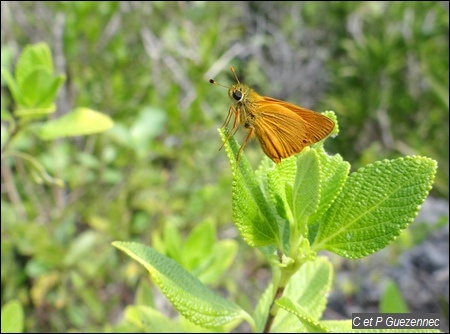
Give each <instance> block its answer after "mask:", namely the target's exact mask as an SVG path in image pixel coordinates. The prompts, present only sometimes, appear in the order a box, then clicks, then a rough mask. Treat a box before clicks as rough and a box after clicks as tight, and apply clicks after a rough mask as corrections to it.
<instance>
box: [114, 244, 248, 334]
mask: <svg viewBox="0 0 450 334" xmlns="http://www.w3.org/2000/svg"><path fill="white" fill-rule="evenodd" d="M113 246H115V247H117V248H118V249H120V250H122V251H123V252H124V253H126V254H128V255H129V256H130V257H132V258H133V259H135V260H136V261H138V262H139V263H140V264H142V265H143V266H144V267H145V268H146V269H147V270H148V271H149V273H150V275H151V277H152V279H153V281H154V282H155V283H156V284H157V285H158V287H159V288H160V289H161V290H162V292H163V293H164V295H165V296H166V297H167V298H168V299H169V300H170V301H171V302H172V304H173V305H174V307H175V308H176V309H177V310H178V311H179V312H180V313H181V314H182V315H183V316H185V317H186V318H187V319H189V320H190V321H192V322H193V323H195V324H197V325H199V326H202V327H206V328H211V327H217V326H221V325H223V324H225V323H229V322H231V321H234V320H237V319H243V318H245V319H247V320H248V321H250V322H252V319H251V318H250V316H249V315H248V314H247V313H246V312H245V311H244V310H242V309H241V308H240V307H239V306H237V305H236V304H234V303H232V302H230V301H228V300H226V299H224V298H222V297H221V296H219V295H218V294H216V293H214V292H213V291H211V290H210V289H208V288H207V287H206V286H205V285H203V284H202V283H201V282H200V281H199V280H198V279H197V278H195V277H194V276H192V275H191V274H190V273H189V272H187V271H186V270H185V269H183V268H182V267H181V266H180V265H178V263H176V262H175V261H173V260H172V259H170V258H168V257H166V256H164V255H162V254H159V253H158V252H156V251H155V250H154V249H153V248H151V247H148V246H145V245H141V244H138V243H134V242H120V241H116V242H113Z"/></svg>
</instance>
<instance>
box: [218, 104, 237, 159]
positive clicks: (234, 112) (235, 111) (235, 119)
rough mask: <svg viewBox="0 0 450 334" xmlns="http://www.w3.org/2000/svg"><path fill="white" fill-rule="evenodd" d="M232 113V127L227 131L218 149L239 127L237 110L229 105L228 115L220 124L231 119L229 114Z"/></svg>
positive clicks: (226, 122) (226, 123)
mask: <svg viewBox="0 0 450 334" xmlns="http://www.w3.org/2000/svg"><path fill="white" fill-rule="evenodd" d="M233 114H234V122H233V127H232V128H231V130H230V132H229V133H228V136H227V138H226V139H225V141H224V142H223V143H222V146H220V148H219V151H220V150H221V149H222V148H223V147H224V145H225V143H226V142H227V141H228V139H230V137H231V136H232V135H234V134H235V133H236V131H237V129H238V127H239V110H238V109H235V108H234V107H233V106H231V108H230V110H229V111H228V116H227V118H226V119H225V123H224V124H223V125H222V127H224V126H226V125H228V123H229V122H230V120H231V116H232V115H233Z"/></svg>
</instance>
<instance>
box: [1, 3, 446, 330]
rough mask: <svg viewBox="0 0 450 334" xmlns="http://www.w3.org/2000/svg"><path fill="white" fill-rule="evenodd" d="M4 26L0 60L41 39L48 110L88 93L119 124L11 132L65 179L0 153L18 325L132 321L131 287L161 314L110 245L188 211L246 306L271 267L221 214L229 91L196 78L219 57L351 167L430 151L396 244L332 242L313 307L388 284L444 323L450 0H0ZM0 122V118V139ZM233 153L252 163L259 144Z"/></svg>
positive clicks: (367, 304) (158, 302)
mask: <svg viewBox="0 0 450 334" xmlns="http://www.w3.org/2000/svg"><path fill="white" fill-rule="evenodd" d="M1 29H2V30H1V43H2V44H1V45H2V46H1V62H2V67H6V68H8V69H10V70H13V68H14V65H15V62H16V60H17V57H18V55H19V54H20V52H21V51H22V49H23V48H24V47H25V46H26V45H27V44H31V43H36V42H42V41H43V42H46V43H47V44H48V45H49V46H50V48H51V50H52V54H53V58H54V63H55V68H56V72H57V73H61V74H65V75H66V81H65V84H64V87H63V88H62V89H61V91H60V93H59V95H58V101H57V111H56V113H55V114H54V115H52V117H58V116H60V115H63V114H65V113H66V112H67V111H69V110H71V109H72V108H74V107H76V106H86V107H89V108H92V109H95V110H98V111H101V112H104V113H106V114H108V115H109V116H111V117H112V119H113V120H114V122H115V126H114V128H112V129H111V130H109V131H107V132H105V133H102V134H99V135H92V136H87V137H78V138H67V139H64V140H57V141H53V142H42V141H39V140H36V139H35V138H33V137H31V136H27V135H25V136H23V137H22V138H20V140H18V141H17V143H16V147H15V149H19V150H21V151H25V152H27V153H28V154H30V155H32V156H33V157H35V158H36V159H38V160H39V161H40V162H41V163H42V164H43V165H44V166H45V168H46V171H47V172H48V173H49V174H50V175H52V176H54V177H57V178H61V179H62V180H64V182H65V184H66V186H65V187H64V188H58V187H57V186H55V185H52V184H45V183H44V184H39V183H36V182H35V181H36V180H35V179H34V178H33V174H32V173H30V171H29V169H28V168H27V166H26V164H25V163H24V162H23V161H20V160H19V159H2V197H1V201H2V202H1V206H2V209H1V213H2V216H1V220H2V225H1V231H2V243H1V247H2V253H1V256H2V258H1V259H2V260H1V277H2V280H1V291H2V293H1V298H2V305H4V303H6V302H8V301H9V300H12V299H17V300H19V301H20V303H21V304H22V305H23V307H24V309H25V315H26V317H25V330H26V331H37V332H43V331H45V332H47V331H51V332H58V331H69V330H70V331H107V330H119V329H122V330H127V331H131V330H135V329H136V328H135V327H133V326H132V325H131V324H128V323H127V322H126V319H124V316H123V310H124V308H125V307H126V306H127V305H130V304H133V303H136V291H137V290H139V291H141V290H142V289H144V290H145V291H146V293H148V294H149V295H151V297H149V300H153V301H154V307H155V308H157V309H160V310H161V311H162V312H163V313H165V314H167V315H168V316H173V311H172V310H171V309H170V306H168V305H167V304H166V303H165V301H164V298H160V297H159V295H158V292H157V291H156V290H155V289H154V288H153V287H152V285H151V282H149V281H148V278H147V275H146V274H145V271H144V270H143V269H141V268H140V267H139V266H138V265H137V264H134V263H132V261H131V260H130V259H128V258H125V257H124V256H122V254H119V253H118V252H117V251H116V250H115V249H114V248H113V247H112V246H111V242H112V241H114V240H136V241H140V242H143V243H146V244H150V245H154V244H155V243H156V244H159V245H160V250H162V251H164V249H166V250H167V247H166V248H164V246H161V245H163V244H164V243H165V242H166V243H168V242H173V241H167V239H168V237H167V236H168V235H169V233H168V232H167V230H168V229H172V230H171V231H173V230H175V231H177V233H178V234H177V235H178V236H179V237H180V240H184V239H185V237H186V236H187V235H189V233H190V231H191V230H192V229H193V228H195V226H197V225H198V224H201V223H208V224H212V225H213V226H214V227H215V228H216V229H217V238H218V239H219V240H224V239H232V240H235V241H234V242H236V243H237V244H238V246H239V250H238V252H237V254H236V257H235V261H234V262H233V263H232V264H230V267H229V268H228V270H227V271H226V273H225V274H224V275H222V276H221V277H220V278H218V279H217V281H216V282H215V284H214V285H215V286H216V287H217V288H218V289H219V290H220V289H222V290H224V291H225V290H226V291H227V294H228V297H229V298H230V299H232V300H235V301H237V302H238V303H239V304H240V305H242V306H243V307H244V308H246V309H247V310H249V311H252V310H253V308H254V305H255V302H256V301H257V299H258V296H259V295H260V294H261V293H262V291H263V289H264V287H265V284H266V283H267V281H268V279H269V278H270V272H269V271H268V267H267V264H266V263H264V260H263V258H262V257H261V256H260V255H259V254H258V252H257V251H255V250H252V249H250V248H249V247H248V246H246V245H245V243H243V242H242V240H240V237H239V235H238V233H237V232H236V229H235V228H234V226H233V224H232V217H231V171H230V168H229V163H228V161H227V159H226V156H225V153H224V152H223V151H220V152H219V151H218V148H219V147H220V145H221V141H220V138H219V135H218V133H217V128H218V127H220V126H221V125H222V123H223V121H224V119H225V117H226V114H227V111H228V108H229V106H230V100H229V99H228V97H227V90H226V89H224V88H221V87H219V86H213V85H211V84H209V83H208V80H209V79H210V78H214V79H215V80H216V81H218V82H219V83H221V84H223V85H226V86H228V85H230V84H231V83H232V82H233V81H234V77H233V76H232V74H231V72H230V70H229V68H230V66H231V65H233V66H234V67H235V68H236V72H237V74H238V76H239V78H240V81H241V82H244V83H247V84H249V85H250V86H252V87H253V88H254V89H255V90H256V91H257V92H259V93H260V94H261V95H268V96H271V97H275V98H278V99H284V100H288V101H290V102H293V103H296V104H299V105H302V106H305V107H307V108H310V109H313V110H316V111H325V110H334V111H335V113H336V114H337V117H338V121H339V125H340V133H339V136H338V137H336V138H333V139H329V140H327V142H326V148H327V150H328V151H329V152H330V153H332V154H334V153H339V154H341V155H342V156H343V158H344V159H345V160H347V161H349V162H350V163H351V164H352V170H353V171H354V170H356V169H357V168H359V167H361V166H364V165H366V164H368V163H372V162H374V161H376V160H379V159H384V158H395V157H399V156H404V155H409V154H418V155H424V156H428V157H430V158H433V159H435V160H437V161H438V164H439V169H438V173H437V176H436V180H435V184H434V187H433V190H432V192H431V194H430V197H429V198H428V199H427V201H426V202H425V205H424V206H423V209H422V211H421V213H420V216H419V217H418V218H417V219H416V221H415V222H414V223H412V224H411V226H410V227H409V228H408V229H407V230H406V231H405V232H404V233H403V234H402V236H401V237H400V238H399V239H398V240H397V241H396V242H394V243H393V244H392V245H390V246H389V247H388V248H387V249H385V250H383V251H382V252H379V253H377V254H375V255H373V256H371V257H368V258H366V259H364V260H360V261H344V260H342V259H340V258H337V257H334V256H332V255H330V257H331V259H332V261H333V263H334V264H335V272H336V280H335V284H334V287H333V291H334V292H333V294H332V295H331V296H330V304H329V307H328V309H327V312H326V313H325V316H326V317H327V318H328V319H342V318H349V317H350V316H351V312H358V311H376V310H377V309H378V305H379V301H380V299H381V297H382V294H383V291H384V290H383V289H384V286H385V284H387V283H386V281H390V282H395V284H396V285H397V286H398V287H399V290H400V292H401V294H402V296H403V298H405V300H406V303H407V304H408V307H409V308H410V310H412V311H420V312H440V313H442V314H443V315H445V316H446V317H447V319H448V196H449V193H448V180H449V172H448V170H449V163H448V162H449V146H448V140H449V117H448V115H449V4H448V1H419V2H404V1H400V2H376V1H364V2H362V1H352V2H347V1H334V2H312V1H311V2H282V1H277V2H252V1H250V2H184V1H178V2H164V1H155V2H139V1H131V2H129V1H126V2H116V1H112V2H89V1H88V2H58V1H56V2H14V1H11V2H2V4H1ZM1 94H2V95H1V106H2V110H9V111H11V110H13V108H14V105H13V104H12V99H11V95H10V93H9V92H8V90H7V88H6V86H5V84H4V82H3V80H2V91H1ZM7 131H8V128H7V127H6V125H5V124H3V123H2V138H3V136H4V133H7ZM237 138H238V140H242V138H243V131H240V132H238V134H237ZM245 153H246V155H247V157H248V158H249V159H250V161H251V162H252V164H253V166H254V167H255V168H256V167H257V165H258V163H259V161H260V159H261V158H262V157H263V153H262V151H261V149H260V148H259V146H258V143H257V142H252V143H250V144H249V145H248V146H247V148H246V151H245ZM171 233H173V232H171ZM166 253H167V252H166ZM443 254H444V255H443ZM142 286H146V287H150V288H142ZM243 287H244V288H245V289H243ZM242 291H248V292H249V294H248V295H246V294H243V293H242ZM445 296H446V297H445ZM419 299H420V300H419ZM237 330H242V331H244V330H245V328H241V329H237Z"/></svg>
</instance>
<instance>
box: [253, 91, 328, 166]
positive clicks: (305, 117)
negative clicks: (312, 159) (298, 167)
mask: <svg viewBox="0 0 450 334" xmlns="http://www.w3.org/2000/svg"><path fill="white" fill-rule="evenodd" d="M258 109H259V113H257V114H256V115H255V120H254V123H253V126H254V128H255V132H256V137H257V138H258V140H259V142H260V144H261V148H262V149H263V151H264V153H266V155H267V156H268V157H269V158H271V159H272V160H273V161H274V162H276V163H279V162H280V161H281V159H282V158H287V157H290V156H291V155H293V154H295V153H299V152H301V151H302V150H303V148H304V147H305V146H308V145H311V144H314V143H316V142H318V141H320V140H322V139H323V138H325V137H326V136H327V135H329V134H330V132H331V131H332V130H333V127H334V123H333V121H331V120H330V119H329V118H327V117H325V116H323V115H321V114H318V113H316V112H314V111H311V110H308V109H304V108H301V107H298V106H295V105H293V104H290V103H287V102H284V101H279V100H276V99H272V98H266V97H265V98H264V100H263V101H259V102H258Z"/></svg>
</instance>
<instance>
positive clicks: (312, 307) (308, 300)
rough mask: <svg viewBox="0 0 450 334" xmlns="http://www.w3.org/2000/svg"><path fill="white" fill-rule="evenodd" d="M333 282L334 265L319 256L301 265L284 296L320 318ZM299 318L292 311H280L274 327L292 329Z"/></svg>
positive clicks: (313, 316)
mask: <svg viewBox="0 0 450 334" xmlns="http://www.w3.org/2000/svg"><path fill="white" fill-rule="evenodd" d="M332 282H333V267H332V265H331V263H330V261H329V260H328V259H327V258H326V257H317V259H316V260H315V261H309V262H306V263H305V264H303V265H302V266H301V267H300V270H299V271H297V272H296V273H295V274H294V275H293V276H292V277H291V279H290V280H289V283H288V285H287V286H286V289H285V291H284V293H283V296H285V297H288V298H289V299H290V300H292V301H294V302H295V303H297V304H298V305H301V306H302V309H303V310H304V312H306V313H307V314H309V315H310V316H311V317H312V318H313V319H316V320H318V319H320V318H321V317H322V313H323V311H324V310H325V307H326V304H327V296H328V293H329V292H330V289H331V284H332ZM296 325H298V320H297V319H296V318H295V317H292V315H291V314H290V313H286V312H283V311H280V312H279V313H278V315H277V317H276V318H275V321H274V325H273V329H274V331H277V332H289V331H292V330H293V329H294V328H296V327H295V326H296Z"/></svg>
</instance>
